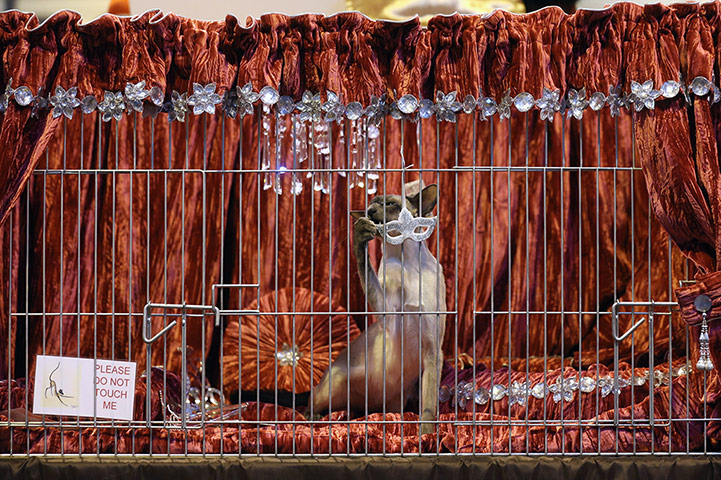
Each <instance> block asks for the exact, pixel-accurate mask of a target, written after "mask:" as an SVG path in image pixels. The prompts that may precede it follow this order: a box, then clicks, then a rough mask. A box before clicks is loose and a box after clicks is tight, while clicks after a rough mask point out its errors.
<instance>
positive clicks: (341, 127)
mask: <svg viewBox="0 0 721 480" xmlns="http://www.w3.org/2000/svg"><path fill="white" fill-rule="evenodd" d="M331 141H332V138H331ZM331 143H332V142H331ZM338 143H340V145H341V149H340V151H341V152H343V154H342V155H341V157H340V159H339V160H338V163H339V164H340V165H342V164H343V163H344V160H343V159H344V158H346V156H345V148H343V147H345V120H342V121H341V122H340V123H338ZM345 161H347V158H346V160H345ZM346 168H348V165H346ZM345 170H346V169H345V168H339V169H338V175H340V176H341V177H344V178H345V174H346V172H345Z"/></svg>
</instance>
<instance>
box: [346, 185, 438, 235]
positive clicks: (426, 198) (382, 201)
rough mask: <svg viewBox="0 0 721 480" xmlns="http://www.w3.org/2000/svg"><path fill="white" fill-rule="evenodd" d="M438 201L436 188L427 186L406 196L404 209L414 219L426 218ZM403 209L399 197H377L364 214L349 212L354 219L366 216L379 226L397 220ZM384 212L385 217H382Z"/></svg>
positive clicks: (362, 212)
mask: <svg viewBox="0 0 721 480" xmlns="http://www.w3.org/2000/svg"><path fill="white" fill-rule="evenodd" d="M437 201H438V187H437V186H436V185H435V184H434V185H429V186H427V187H425V188H424V189H423V190H421V191H420V192H418V193H415V194H413V195H409V194H406V208H407V209H408V211H409V212H411V214H412V215H413V216H414V217H418V216H422V217H427V216H429V215H430V214H431V212H432V211H433V209H434V208H435V206H436V202H437ZM402 208H403V197H402V196H401V195H378V196H377V197H375V198H374V199H373V200H371V202H370V204H369V205H368V209H367V210H366V211H365V212H364V211H362V210H360V211H353V212H350V214H351V216H352V217H353V218H354V219H356V220H357V219H358V218H360V217H363V216H366V217H368V218H370V219H371V221H373V223H375V224H378V225H381V224H383V222H384V221H385V222H390V221H391V220H398V215H399V214H400V213H401V210H402ZM384 210H385V215H384V213H383V212H384Z"/></svg>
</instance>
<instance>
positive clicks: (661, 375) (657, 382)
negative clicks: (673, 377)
mask: <svg viewBox="0 0 721 480" xmlns="http://www.w3.org/2000/svg"><path fill="white" fill-rule="evenodd" d="M668 384H669V377H668V372H662V371H661V370H655V371H654V372H653V385H654V387H660V386H661V385H668Z"/></svg>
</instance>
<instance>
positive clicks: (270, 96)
mask: <svg viewBox="0 0 721 480" xmlns="http://www.w3.org/2000/svg"><path fill="white" fill-rule="evenodd" d="M279 99H280V94H278V92H277V91H276V90H275V88H273V87H270V86H267V85H266V86H265V87H263V88H262V89H261V90H260V101H261V102H263V103H264V104H265V105H275V104H276V103H277V102H278V100H279Z"/></svg>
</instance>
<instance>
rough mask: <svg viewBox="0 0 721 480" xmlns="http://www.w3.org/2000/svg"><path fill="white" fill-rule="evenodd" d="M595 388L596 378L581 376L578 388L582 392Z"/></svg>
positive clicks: (588, 391)
mask: <svg viewBox="0 0 721 480" xmlns="http://www.w3.org/2000/svg"><path fill="white" fill-rule="evenodd" d="M594 388H596V380H594V379H593V377H581V382H580V383H579V385H578V389H579V390H581V391H582V392H583V393H590V392H592V391H593V389H594Z"/></svg>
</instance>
